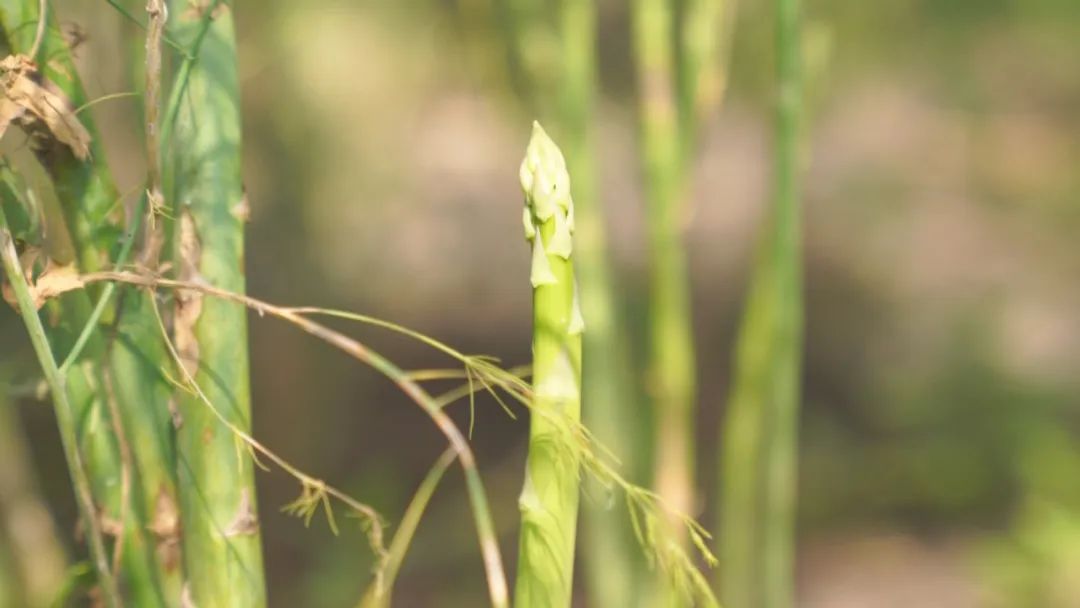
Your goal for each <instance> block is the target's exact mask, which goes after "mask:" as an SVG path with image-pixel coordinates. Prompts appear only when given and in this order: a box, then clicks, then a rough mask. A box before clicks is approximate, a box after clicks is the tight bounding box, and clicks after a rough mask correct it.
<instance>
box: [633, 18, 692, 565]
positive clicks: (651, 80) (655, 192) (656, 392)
mask: <svg viewBox="0 0 1080 608" xmlns="http://www.w3.org/2000/svg"><path fill="white" fill-rule="evenodd" d="M633 17H634V19H633V26H634V42H635V51H636V54H637V69H638V81H639V86H640V88H641V92H640V98H641V140H642V153H643V154H642V156H643V162H644V173H645V182H646V198H647V203H648V237H649V255H650V274H651V277H650V279H651V280H650V284H649V315H650V318H649V334H650V336H649V337H650V352H649V372H650V373H649V381H650V383H651V386H650V388H651V392H652V394H653V403H654V406H655V411H656V415H655V421H656V422H655V423H656V427H657V431H656V448H655V449H656V457H655V468H654V471H655V474H654V481H653V483H654V484H655V487H656V490H657V492H658V493H659V494H660V495H661V496H662V497H663V498H664V500H665V501H667V503H668V504H669V505H671V507H672V508H673V509H674V510H675V511H677V512H681V513H691V512H693V502H694V457H693V455H694V435H693V432H692V428H693V427H692V423H693V415H694V393H695V382H696V379H695V368H694V366H695V359H694V343H693V329H692V327H691V323H692V319H691V315H690V277H689V270H688V268H687V262H686V254H685V251H684V248H683V243H682V231H683V206H682V204H681V203H682V202H683V200H682V199H683V194H684V193H683V166H682V155H681V150H680V146H681V143H680V134H679V124H678V111H677V107H676V101H675V84H674V78H673V75H672V74H673V65H674V59H673V48H672V47H673V44H672V42H671V33H672V23H673V18H672V6H671V2H670V1H669V0H636V1H635V3H634V15H633ZM671 532H672V534H673V535H676V536H678V535H682V538H681V539H680V542H682V543H684V544H685V535H683V530H682V527H681V526H674V525H673V526H671Z"/></svg>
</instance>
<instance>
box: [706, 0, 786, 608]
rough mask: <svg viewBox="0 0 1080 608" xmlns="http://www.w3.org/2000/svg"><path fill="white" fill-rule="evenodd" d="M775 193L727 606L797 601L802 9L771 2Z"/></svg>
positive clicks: (738, 434) (729, 455) (757, 302)
mask: <svg viewBox="0 0 1080 608" xmlns="http://www.w3.org/2000/svg"><path fill="white" fill-rule="evenodd" d="M774 5H775V7H776V45H777V49H776V50H777V109H776V152H775V154H776V156H775V176H774V179H775V192H774V194H773V203H772V206H771V208H770V210H769V213H768V218H767V221H766V224H765V226H764V232H763V234H762V236H761V240H760V242H759V246H758V251H757V259H756V263H755V268H754V275H753V277H752V279H751V283H750V291H749V295H748V297H747V300H746V308H745V310H744V312H743V320H742V325H741V327H740V330H739V340H738V350H737V353H736V362H735V371H734V385H733V389H732V393H731V398H730V401H729V403H728V413H727V420H726V423H725V427H724V430H723V439H724V440H723V441H722V442H721V444H722V446H723V448H722V453H721V461H722V474H721V479H720V487H721V517H720V526H719V539H720V559H721V569H722V570H721V584H720V592H721V596H722V598H723V600H724V602H725V604H726V605H729V606H745V607H747V608H789V607H790V606H792V605H793V602H794V597H793V596H794V590H793V586H794V585H793V571H794V564H793V560H794V537H795V484H796V469H797V426H798V408H799V377H800V370H801V358H800V354H801V345H802V278H801V277H802V271H801V261H800V260H801V256H800V253H799V247H800V238H799V194H798V174H799V164H800V163H799V131H800V122H801V113H802V109H801V108H802V93H801V79H800V71H801V70H800V54H799V48H800V47H799V1H798V0H776V1H775V2H774Z"/></svg>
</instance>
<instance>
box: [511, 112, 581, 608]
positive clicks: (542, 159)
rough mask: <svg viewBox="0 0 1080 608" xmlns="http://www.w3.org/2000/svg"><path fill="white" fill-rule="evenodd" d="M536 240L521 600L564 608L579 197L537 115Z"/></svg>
mask: <svg viewBox="0 0 1080 608" xmlns="http://www.w3.org/2000/svg"><path fill="white" fill-rule="evenodd" d="M521 186H522V189H523V190H524V191H525V202H526V204H525V209H524V225H525V235H526V238H527V239H528V240H529V241H531V242H532V250H533V256H532V268H531V272H530V275H531V276H530V281H531V283H532V286H533V402H532V408H531V410H530V411H531V417H530V425H529V457H528V462H527V463H526V469H525V487H524V489H523V490H522V492H521V497H520V498H519V500H518V505H519V508H520V509H521V545H520V552H519V555H518V576H517V586H516V589H515V592H514V600H515V601H514V605H515V606H517V608H568V607H569V606H570V597H571V590H572V586H573V574H574V539H575V537H576V531H577V510H578V498H579V494H580V492H579V488H578V484H579V480H580V471H579V468H580V457H579V455H578V450H579V446H578V442H577V440H576V437H575V427H576V425H577V424H578V423H579V422H580V419H581V334H582V332H583V330H584V324H583V321H582V319H581V311H580V309H579V308H578V306H579V304H578V294H577V285H576V284H575V281H574V265H573V262H572V259H571V253H572V250H573V239H572V233H573V231H574V206H573V201H572V199H571V195H570V177H569V174H568V173H567V170H566V162H565V160H564V159H563V156H562V153H561V152H560V151H559V148H558V146H556V145H555V142H553V141H551V139H550V138H549V137H548V135H547V133H545V132H544V130H543V129H542V128H541V127H540V125H539V124H538V123H533V133H532V139H531V140H530V141H529V147H528V149H527V151H526V154H525V160H524V161H523V162H522V165H521Z"/></svg>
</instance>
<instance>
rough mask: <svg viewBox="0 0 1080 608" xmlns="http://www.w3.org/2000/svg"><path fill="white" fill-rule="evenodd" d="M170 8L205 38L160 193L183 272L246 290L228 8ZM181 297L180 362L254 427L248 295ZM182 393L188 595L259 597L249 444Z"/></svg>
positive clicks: (173, 31)
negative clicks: (240, 299) (244, 301)
mask: <svg viewBox="0 0 1080 608" xmlns="http://www.w3.org/2000/svg"><path fill="white" fill-rule="evenodd" d="M168 8H169V14H170V15H171V21H170V28H169V30H168V32H169V34H170V35H171V37H172V39H173V40H176V41H177V42H178V43H179V44H181V45H182V46H184V47H185V48H188V49H192V48H194V46H195V45H196V44H199V45H200V46H199V49H198V52H197V56H198V61H197V62H195V63H194V64H192V63H190V62H187V61H185V62H184V63H183V65H182V67H181V73H183V75H184V76H185V79H184V80H181V78H180V76H179V75H178V77H177V82H176V84H174V89H173V95H174V97H178V98H179V99H180V101H179V105H178V106H177V109H176V113H175V121H176V122H175V124H172V123H171V120H172V119H173V117H172V116H170V115H169V112H167V113H166V117H165V121H166V123H165V125H163V129H162V131H163V132H167V133H170V134H171V137H170V139H169V140H168V141H165V142H163V143H164V145H165V146H166V151H165V155H166V158H165V174H166V184H167V185H166V188H165V197H166V200H167V201H168V204H169V205H170V207H171V209H172V215H173V217H175V218H176V221H175V226H174V228H175V229H174V233H173V239H174V242H175V248H176V249H175V252H174V255H175V259H176V266H177V269H178V273H179V275H180V278H181V279H184V280H194V279H198V280H200V281H205V282H207V283H209V284H211V285H214V286H216V287H218V288H222V289H226V290H229V291H231V292H235V293H243V292H244V285H245V275H244V220H245V208H246V207H245V206H246V199H245V198H244V191H243V186H242V183H241V175H240V150H241V143H240V107H239V102H240V96H239V83H238V80H237V70H236V42H235V34H234V31H233V18H232V13H231V8H230V7H229V6H228V5H225V4H220V3H214V6H204V7H203V9H202V10H191V5H190V4H189V3H188V2H187V0H171V1H170V2H169V7H168ZM207 19H209V20H207ZM193 54H194V53H193ZM178 87H184V89H183V90H182V91H181V90H180V89H179V88H178ZM163 137H164V135H163ZM170 155H171V158H169V156H170ZM170 161H171V162H170ZM169 184H171V187H170V186H169ZM177 301H178V302H177V308H176V312H175V320H174V331H175V336H174V340H175V342H176V346H177V348H178V349H179V351H180V355H181V357H183V359H184V364H185V367H186V368H187V370H188V372H189V373H190V375H192V376H194V378H195V379H196V381H197V382H198V384H199V385H200V386H201V387H202V388H203V391H204V392H205V396H206V398H207V400H208V401H209V402H211V403H214V404H217V406H218V407H219V408H220V410H221V411H222V413H223V414H224V415H225V416H226V417H227V419H228V421H229V422H230V423H232V424H233V425H235V426H236V427H237V428H240V429H243V430H244V431H245V432H250V429H251V405H250V387H249V378H248V354H247V319H246V313H245V310H244V308H243V306H241V305H239V304H236V303H234V302H228V301H224V300H219V299H209V298H206V299H204V298H203V297H202V296H201V295H199V294H196V293H193V292H180V293H179V294H178V296H177ZM178 402H179V403H178V416H179V421H178V428H177V431H176V442H177V458H178V461H179V465H178V469H179V475H178V484H179V495H180V506H181V509H180V512H181V520H182V530H183V532H182V540H183V549H184V566H185V574H186V576H187V580H186V585H187V587H186V595H187V597H189V598H190V601H191V602H192V603H193V604H194V605H197V606H199V607H200V608H210V607H214V606H260V605H264V604H265V602H266V599H265V583H264V580H263V569H262V552H261V542H260V534H259V520H258V516H257V512H256V507H255V504H256V501H255V481H254V472H253V460H252V458H251V455H250V454H249V453H248V452H247V451H245V450H244V449H242V448H241V447H240V446H239V444H238V443H237V439H236V437H235V436H234V434H233V433H232V432H231V431H230V429H229V428H228V427H227V426H226V425H225V424H224V423H223V421H221V420H219V419H218V418H217V417H216V416H215V415H214V414H213V412H211V411H210V410H209V408H207V407H206V406H205V404H204V403H202V401H201V400H200V398H199V397H197V396H195V395H190V394H182V395H180V396H179V399H178Z"/></svg>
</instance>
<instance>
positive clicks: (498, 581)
mask: <svg viewBox="0 0 1080 608" xmlns="http://www.w3.org/2000/svg"><path fill="white" fill-rule="evenodd" d="M82 280H83V281H84V283H86V284H89V283H93V282H97V281H117V282H122V283H127V284H130V285H141V286H143V287H150V288H157V287H167V288H172V289H178V290H185V291H192V292H197V293H201V294H204V295H208V296H212V297H214V298H218V299H221V300H223V301H226V302H232V303H236V304H240V305H242V306H246V307H247V308H249V309H251V310H253V311H256V312H258V313H259V314H260V315H264V314H266V315H272V316H275V317H278V318H280V319H283V320H285V321H288V322H289V323H292V324H293V325H296V326H297V327H299V328H300V329H302V330H303V331H305V332H307V333H309V334H311V335H312V336H314V337H316V338H318V339H320V340H323V341H324V342H326V343H327V344H330V345H332V346H334V347H335V348H337V349H340V350H341V351H342V352H345V353H347V354H348V355H350V356H352V357H353V358H355V359H357V360H358V361H360V362H362V363H364V364H366V365H369V366H371V367H372V368H373V369H375V370H376V371H378V372H379V373H380V374H383V375H384V376H386V377H387V378H389V379H390V380H391V381H393V382H394V383H395V384H397V386H398V388H400V389H401V390H402V392H404V393H405V394H406V395H407V396H408V397H409V398H410V399H412V400H413V401H414V402H415V403H416V404H417V405H419V406H420V408H421V409H423V410H424V412H425V413H426V414H427V415H428V416H429V417H430V418H431V419H432V421H433V422H434V423H435V425H436V426H437V427H438V428H439V431H440V432H442V433H443V435H444V436H445V437H446V439H447V441H448V442H449V443H450V447H451V448H453V450H454V452H455V453H456V454H457V457H458V462H459V463H460V464H461V469H462V472H463V473H464V475H465V486H466V491H467V493H468V495H469V502H470V504H471V506H472V511H473V518H474V520H475V523H476V533H477V537H478V539H479V541H480V551H481V553H482V555H483V560H484V569H485V572H486V574H487V579H488V591H489V594H490V598H491V604H492V606H493V607H494V608H507V606H508V605H509V602H508V598H507V588H506V576H505V572H504V571H503V566H502V557H501V555H500V554H499V544H498V539H497V538H496V536H495V525H494V523H493V521H492V518H491V509H490V508H489V506H488V502H487V496H486V494H485V492H484V485H483V481H482V480H481V478H480V473H479V471H478V470H477V467H476V458H475V456H474V455H473V453H472V449H471V448H470V447H469V443H468V441H467V440H466V439H465V436H464V435H463V434H462V433H461V431H460V429H458V428H457V425H455V424H454V421H453V420H452V419H451V418H450V417H449V416H448V415H447V414H446V413H445V412H443V411H442V404H440V403H439V402H438V401H436V400H435V399H434V398H433V397H432V396H431V395H429V394H428V393H427V391H425V390H424V389H423V387H421V386H420V385H419V384H417V382H416V381H414V380H413V379H411V378H410V377H409V374H408V372H406V371H404V370H402V369H401V368H400V367H398V366H397V365H395V364H394V363H392V362H391V361H389V360H388V359H386V358H385V357H382V356H381V355H379V354H378V353H376V352H375V351H373V350H371V349H369V348H367V347H366V346H364V345H363V344H361V343H359V342H357V341H356V340H354V339H352V338H349V337H348V336H345V335H343V334H341V333H339V332H336V331H334V330H332V329H330V328H328V327H326V326H324V325H320V324H319V323H316V322H314V321H312V320H311V319H308V318H307V317H306V316H305V315H306V314H325V315H330V316H338V317H341V318H349V319H353V320H360V321H362V322H365V323H371V324H374V325H379V326H382V327H386V328H388V329H391V330H393V331H398V332H401V333H404V334H406V335H410V336H413V337H417V338H419V339H420V340H421V341H422V342H424V343H426V344H428V345H430V346H434V347H436V348H438V349H439V350H442V351H443V352H445V353H447V354H456V356H457V357H456V358H459V360H460V359H461V358H462V357H463V356H462V355H461V354H460V353H457V351H454V350H453V349H451V348H449V347H448V346H446V345H444V344H441V343H439V342H436V341H434V340H431V339H430V338H426V337H425V336H422V335H421V334H418V333H416V332H414V331H412V330H408V329H406V328H404V327H401V326H399V325H396V324H393V323H388V322H385V321H379V320H377V319H374V318H372V317H367V316H365V315H353V314H350V313H344V312H341V311H332V310H327V309H319V308H284V307H280V306H274V305H272V304H269V303H267V302H263V301H260V300H256V299H255V298H252V297H250V296H246V295H243V294H238V293H235V292H231V291H227V290H225V289H221V288H218V287H214V286H211V285H208V284H206V283H204V282H197V283H196V282H185V281H176V280H170V279H162V278H158V277H149V276H141V275H137V274H131V273H126V272H103V273H97V274H96V275H84V276H83V277H82ZM194 386H198V385H197V384H196V385H194ZM198 397H199V399H205V398H206V395H205V393H200V394H199V396H198ZM206 403H209V401H206V402H205V403H204V404H206ZM207 409H208V410H209V409H210V408H207ZM247 437H249V438H250V435H247ZM249 445H250V444H249ZM262 453H263V455H264V456H268V457H272V454H271V453H270V452H266V451H263V452H262ZM272 458H274V457H272ZM274 462H275V463H276V464H278V465H279V466H282V467H283V468H286V469H287V470H290V472H292V473H293V474H294V475H296V474H297V473H298V471H297V470H296V469H295V468H294V467H291V466H289V465H287V463H285V462H284V461H282V460H281V459H280V458H274ZM336 496H337V497H338V498H343V497H344V495H343V494H338V495H336ZM351 504H352V506H354V508H355V507H357V506H359V505H357V504H356V503H355V502H353V503H351Z"/></svg>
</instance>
